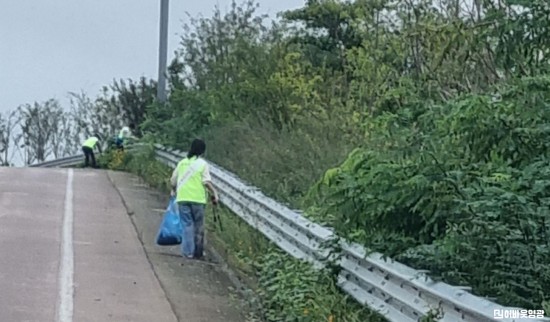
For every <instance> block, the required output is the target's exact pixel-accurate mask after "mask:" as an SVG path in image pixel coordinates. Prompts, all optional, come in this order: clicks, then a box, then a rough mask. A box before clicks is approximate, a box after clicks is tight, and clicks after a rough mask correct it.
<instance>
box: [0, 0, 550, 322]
mask: <svg viewBox="0 0 550 322" xmlns="http://www.w3.org/2000/svg"><path fill="white" fill-rule="evenodd" d="M256 7H257V6H256V4H255V3H254V2H246V3H243V4H242V5H240V6H239V5H237V4H235V3H234V4H233V6H232V7H231V9H230V11H229V12H228V13H226V14H222V13H221V12H220V11H219V10H216V11H215V12H214V15H213V16H212V17H211V18H197V19H192V20H191V23H190V24H189V25H187V26H185V29H184V34H183V36H182V38H181V45H180V50H179V52H178V54H177V57H176V58H175V59H174V60H173V62H172V63H171V65H170V68H169V84H170V96H169V99H168V102H167V104H165V105H161V104H158V103H155V102H154V97H153V95H154V92H155V91H154V89H155V86H156V84H155V83H154V82H151V81H146V80H144V79H142V80H140V81H139V82H129V83H128V85H126V83H122V82H121V83H115V84H114V85H113V86H111V87H110V88H109V89H105V91H104V92H103V93H102V96H101V97H99V98H97V99H96V100H89V99H87V98H86V97H85V96H84V95H74V96H73V97H74V101H73V103H74V108H73V110H74V111H80V113H73V114H71V115H86V117H84V119H76V120H75V121H74V122H75V124H77V125H78V126H80V128H82V129H86V131H87V132H86V133H89V132H90V131H92V130H93V131H100V132H101V133H102V134H103V133H105V134H106V135H107V136H109V135H113V133H116V129H117V128H118V127H119V126H120V125H121V124H129V123H132V122H133V123H135V124H137V125H139V130H138V134H139V135H140V136H141V137H142V140H143V141H144V142H156V143H161V144H165V145H168V146H171V147H175V148H179V149H181V150H186V149H187V148H188V145H189V143H190V142H191V140H192V139H193V138H194V137H202V138H204V139H205V140H206V142H207V146H208V147H207V158H208V159H210V160H212V161H214V162H215V163H217V164H219V165H221V166H223V167H224V168H227V169H229V170H231V171H233V172H235V173H236V174H238V175H239V176H240V177H242V178H243V179H245V180H247V181H249V182H251V183H253V184H254V185H256V186H258V187H260V188H261V189H262V190H263V191H264V192H265V193H267V194H268V195H270V196H272V197H274V198H276V199H278V200H282V201H284V202H287V203H288V204H290V205H291V206H292V207H295V208H302V209H305V210H309V211H308V212H307V215H308V216H309V217H310V218H312V219H313V220H316V221H319V222H324V223H327V224H330V225H331V226H334V227H335V229H336V230H337V232H338V233H339V234H340V235H341V236H342V237H345V238H348V239H351V240H354V241H357V242H360V243H362V244H364V245H365V246H367V247H368V248H370V249H372V250H376V251H380V252H382V253H384V254H387V255H389V256H392V257H394V258H396V259H398V260H400V261H403V262H404V263H406V264H409V265H411V266H413V267H415V268H424V269H429V270H430V271H431V275H432V276H434V277H438V278H441V279H442V280H444V281H446V282H449V283H452V284H458V285H468V286H471V287H472V288H473V292H474V293H476V294H479V295H484V296H490V297H494V298H496V299H497V301H498V302H499V303H501V304H504V305H510V306H522V307H524V308H529V309H541V307H542V308H544V309H545V310H546V311H547V312H548V311H550V305H549V301H550V268H549V267H550V250H549V247H550V245H549V243H550V242H549V240H550V224H549V218H548V216H549V213H550V211H549V210H550V209H549V207H550V202H549V200H550V199H549V196H550V189H549V187H550V177H549V173H550V163H549V160H550V156H549V154H548V150H549V149H548V148H549V146H548V143H547V142H548V134H549V129H550V122H549V121H550V114H549V113H550V112H549V111H550V110H549V107H548V103H547V102H548V101H549V99H550V97H549V95H550V94H549V93H550V70H549V68H550V64H549V63H548V53H549V52H550V37H549V36H550V18H549V17H550V7H549V6H548V5H547V1H543V0H532V1H520V0H504V1H496V0H476V1H473V3H472V4H471V5H469V6H466V5H464V4H463V2H462V1H459V0H441V1H440V0H437V1H435V0H416V1H387V0H377V1H365V0H356V1H349V2H339V1H335V0H311V1H307V2H306V4H305V5H304V7H303V8H300V9H297V10H293V11H289V12H283V13H281V16H280V19H278V20H277V21H275V22H273V23H271V24H269V23H267V21H266V17H265V16H262V15H260V14H258V13H257V12H256ZM43 105H48V106H47V107H44V108H49V109H50V110H51V111H53V112H56V111H57V110H58V109H57V107H56V106H55V104H53V103H48V104H43ZM40 106H41V105H35V106H30V105H29V106H27V107H26V110H27V111H29V112H27V113H26V114H22V115H23V116H21V118H22V119H24V120H26V121H24V122H23V121H21V122H23V124H27V125H26V127H25V128H23V132H25V129H26V128H32V127H36V128H44V126H43V125H42V123H40V122H46V121H47V122H46V123H47V124H50V123H51V122H50V121H49V120H50V119H49V118H48V117H37V116H36V115H41V114H39V113H38V114H37V111H38V110H40V108H39V107H40ZM53 112H49V113H45V116H48V115H52V116H56V115H61V116H62V115H63V114H62V113H61V114H59V113H57V112H56V113H53ZM85 113H88V114H85ZM56 118H57V119H61V117H57V116H56ZM73 119H74V118H73ZM14 122H15V121H13V122H12V121H11V119H10V118H9V117H5V118H3V119H2V118H0V129H2V126H4V127H3V128H5V129H13V124H15V123H16V122H15V123H14ZM25 122H26V123H25ZM2 124H4V125H2ZM67 124H70V122H68V123H67ZM67 131H68V130H67ZM54 132H55V131H54ZM58 132H59V133H65V132H63V131H61V130H59V131H57V132H55V133H58ZM69 132H70V133H69ZM69 132H68V133H69V134H67V135H68V137H71V138H74V137H75V136H74V133H72V132H71V131H69ZM5 133H8V134H7V135H4V134H5ZM9 133H11V132H8V130H5V131H0V147H2V146H6V142H8V141H9V135H10V134H9ZM40 133H42V132H40ZM48 133H49V132H48ZM23 137H26V138H28V140H30V141H29V142H28V144H27V146H28V147H29V149H30V150H32V151H34V152H33V153H31V154H30V155H32V156H33V157H30V158H28V159H32V160H35V159H41V158H43V157H44V156H45V155H47V154H48V153H50V152H49V151H51V150H52V149H53V148H46V149H43V148H41V147H42V146H44V145H47V146H49V147H50V146H51V147H59V144H57V145H56V144H55V142H58V141H59V139H58V138H57V139H55V140H57V141H55V140H54V139H53V138H56V136H51V135H46V134H43V135H42V134H41V135H36V136H29V135H27V136H25V135H23ZM61 137H63V136H61ZM19 139H21V138H19ZM21 140H22V139H21ZM52 140H53V141H52ZM70 142H72V141H70ZM8 143H9V142H8ZM61 148H62V147H59V149H58V150H56V151H61V150H63V149H61ZM56 149H57V148H56ZM0 153H2V154H1V158H2V159H1V161H2V163H4V164H9V160H8V159H9V155H8V153H7V151H6V150H5V149H4V150H2V149H0ZM147 153H148V154H147ZM147 153H145V154H143V155H141V156H139V155H132V156H131V157H126V158H127V159H124V161H120V160H118V161H117V160H114V159H113V158H110V159H109V160H108V161H107V163H103V164H104V165H107V164H108V163H111V164H110V165H109V166H110V167H113V168H117V167H118V168H120V169H130V170H132V171H133V172H135V173H137V174H139V175H141V176H143V177H145V178H146V179H147V181H148V182H151V183H155V185H157V186H159V187H163V186H164V187H165V185H166V182H165V181H164V180H166V179H167V177H168V176H169V171H168V169H167V168H166V167H163V166H162V165H159V164H158V163H156V162H151V160H152V157H151V153H152V152H151V151H148V152H147ZM6 160H7V161H6ZM161 178H163V179H161ZM224 220H227V225H229V226H231V227H232V230H229V229H228V230H226V231H224V232H223V233H221V232H219V234H217V235H216V238H217V240H218V243H219V245H220V246H223V247H224V248H226V249H227V250H228V251H227V253H228V254H229V256H233V261H234V264H235V266H237V267H240V269H241V270H242V271H243V272H246V273H248V274H251V275H254V274H256V273H257V272H260V273H259V274H260V275H259V276H261V277H262V278H260V279H257V280H256V281H255V282H253V283H257V285H258V288H259V289H260V290H262V292H261V294H262V296H263V297H262V298H263V305H265V307H266V309H265V311H264V318H266V319H268V320H269V321H282V320H284V318H286V317H289V318H288V319H289V320H292V321H309V320H308V319H312V320H315V319H317V321H319V320H323V321H324V320H329V319H330V316H331V314H332V316H333V318H334V319H335V321H354V320H353V319H354V318H353V317H354V316H356V315H355V314H356V313H357V312H359V311H357V310H356V309H355V308H354V306H353V305H352V304H350V305H349V306H348V305H346V308H349V309H348V311H346V312H348V313H346V314H349V315H346V316H345V317H344V316H343V315H340V313H338V312H340V311H338V310H340V309H334V310H335V311H334V310H332V309H329V311H323V310H322V309H321V308H323V309H328V308H334V307H336V306H337V305H335V303H342V302H341V301H342V300H341V299H342V298H343V297H341V296H342V295H341V294H338V292H336V291H335V288H333V286H334V284H333V282H329V280H331V278H332V277H333V276H331V273H329V272H327V273H326V274H327V275H326V278H325V275H323V274H325V272H323V273H321V274H320V275H316V274H313V273H311V274H313V275H310V273H309V272H310V271H309V268H307V267H305V266H303V265H302V264H299V263H296V262H294V261H292V260H290V259H288V258H282V257H278V256H281V255H277V254H275V253H273V252H272V251H267V250H266V249H268V248H262V247H268V246H267V245H268V244H265V245H264V244H263V243H262V244H261V245H254V243H253V242H252V241H255V240H258V237H257V236H256V235H254V232H253V231H252V230H249V231H248V232H247V229H248V228H242V227H246V225H244V224H243V223H239V220H238V219H237V218H234V217H232V216H231V215H229V214H224ZM210 225H211V226H212V225H214V223H210ZM243 225H244V226H243ZM240 242H242V243H243V244H239V243H240ZM248 243H250V245H249V244H248ZM248 246H258V247H260V249H261V250H260V249H258V250H254V251H250V252H247V249H248V248H247V247H248ZM260 255H262V256H260ZM262 265H263V266H262ZM266 267H267V268H266ZM285 267H287V270H286V271H284V270H281V271H277V269H278V268H280V269H283V268H285ZM288 267H292V269H288ZM283 271H284V272H286V273H285V274H282V272H283ZM252 272H255V273H254V274H252ZM298 276H299V279H300V280H302V279H303V281H301V282H300V283H298V282H296V281H297V279H298ZM308 276H311V280H310V279H308V278H307V277H308ZM275 281H276V283H275ZM313 281H320V282H318V283H317V282H313ZM302 282H303V284H301V283H302ZM267 285H269V289H268V287H267ZM263 286H266V288H264V289H262V287H263ZM298 291H304V292H306V293H307V294H317V295H316V296H315V297H314V300H311V301H313V302H308V303H310V304H308V305H306V304H304V303H305V302H304V301H307V299H308V296H309V295H304V296H303V298H301V299H302V300H299V301H297V302H294V300H291V299H294V297H293V296H300V295H299V294H301V293H300V292H298ZM308 292H310V293H308ZM317 292H318V293H317ZM290 294H292V295H290ZM281 303H286V305H285V306H284V308H281V307H279V306H278V305H280V304H281ZM316 307H318V308H317V309H316ZM306 308H307V310H308V311H307V312H313V311H316V313H312V314H318V315H300V314H299V313H300V312H302V313H303V312H304V311H303V310H304V309H306ZM344 311H345V310H344V309H342V312H344ZM276 313H278V314H281V315H273V314H276ZM342 314H343V313H342ZM298 316H300V317H298ZM363 318H364V317H363ZM359 320H361V319H359ZM363 320H364V319H363ZM287 321H288V320H287Z"/></svg>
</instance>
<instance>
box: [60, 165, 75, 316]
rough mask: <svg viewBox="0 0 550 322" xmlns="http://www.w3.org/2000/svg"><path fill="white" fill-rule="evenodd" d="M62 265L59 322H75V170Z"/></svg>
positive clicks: (70, 185)
mask: <svg viewBox="0 0 550 322" xmlns="http://www.w3.org/2000/svg"><path fill="white" fill-rule="evenodd" d="M60 261H61V265H60V269H59V299H58V308H57V319H56V320H57V321H58V322H72V321H73V293H74V289H73V275H74V253H73V169H69V172H68V176H67V190H66V192H65V214H64V215H63V237H62V240H61V259H60Z"/></svg>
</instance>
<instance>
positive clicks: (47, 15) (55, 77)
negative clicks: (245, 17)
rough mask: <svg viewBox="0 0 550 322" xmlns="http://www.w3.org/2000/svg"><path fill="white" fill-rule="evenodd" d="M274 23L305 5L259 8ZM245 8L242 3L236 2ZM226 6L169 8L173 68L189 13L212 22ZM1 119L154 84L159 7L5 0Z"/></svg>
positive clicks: (205, 1)
mask: <svg viewBox="0 0 550 322" xmlns="http://www.w3.org/2000/svg"><path fill="white" fill-rule="evenodd" d="M258 2H259V3H260V12H262V13H268V14H269V15H270V17H275V14H276V13H277V12H279V11H282V10H288V9H294V8H299V7H301V6H302V5H303V4H304V0H258ZM237 3H241V1H237ZM216 4H218V5H219V6H220V8H221V10H222V12H225V11H226V9H228V8H229V5H230V4H231V2H230V1H228V0H219V1H216V0H202V1H198V0H194V1H183V0H171V1H170V20H169V27H168V36H169V39H168V61H170V60H171V59H172V58H173V57H174V56H173V52H174V50H176V48H177V47H178V43H179V36H178V34H180V33H181V30H182V28H181V26H182V24H183V22H188V18H187V15H186V14H185V13H186V12H189V13H190V14H191V15H193V16H196V15H198V14H202V15H203V16H211V14H212V11H213V10H214V7H215V6H216ZM0 5H1V9H0V89H1V90H0V112H3V111H6V110H12V109H15V108H16V107H17V106H19V105H21V104H25V103H33V102H34V101H45V100H47V99H50V98H57V99H59V100H60V101H61V102H62V103H63V104H64V105H66V104H67V101H66V96H67V92H70V91H73V92H78V91H80V90H83V91H84V92H86V93H87V94H88V95H89V96H92V97H95V96H96V95H97V94H98V93H99V90H100V89H101V87H102V86H103V85H109V84H110V83H112V80H113V79H120V78H123V79H127V78H131V79H137V78H139V77H141V76H146V77H150V78H154V79H156V78H157V73H158V71H157V68H158V46H159V39H158V34H159V21H158V20H159V12H160V0H141V1H139V0H72V1H70V0H0Z"/></svg>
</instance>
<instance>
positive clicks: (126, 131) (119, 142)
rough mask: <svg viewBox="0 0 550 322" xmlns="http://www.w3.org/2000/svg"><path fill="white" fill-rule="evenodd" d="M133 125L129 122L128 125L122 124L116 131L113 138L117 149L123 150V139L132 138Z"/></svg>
mask: <svg viewBox="0 0 550 322" xmlns="http://www.w3.org/2000/svg"><path fill="white" fill-rule="evenodd" d="M134 128H135V127H134V125H133V124H130V126H129V127H128V126H124V127H123V128H122V129H121V130H120V132H118V135H117V137H116V139H115V145H116V147H117V149H119V150H124V143H125V140H126V139H128V138H133V135H132V131H133V130H134Z"/></svg>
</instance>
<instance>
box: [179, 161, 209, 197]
mask: <svg viewBox="0 0 550 322" xmlns="http://www.w3.org/2000/svg"><path fill="white" fill-rule="evenodd" d="M195 162H198V163H197V164H195ZM194 164H195V165H194ZM190 166H193V167H194V168H195V171H194V172H193V173H192V174H191V176H190V177H189V178H188V179H187V181H186V182H184V183H183V184H182V185H181V186H178V187H176V189H177V192H176V201H177V202H194V203H200V204H206V199H207V198H206V189H205V188H204V185H203V183H202V173H203V172H204V168H205V167H206V162H205V161H203V160H202V159H198V158H197V157H193V158H191V159H188V158H185V159H183V160H181V161H180V162H179V163H178V166H177V172H178V180H177V182H178V185H179V182H180V180H181V178H182V177H183V176H184V174H185V173H186V172H187V170H188V169H189V167H190Z"/></svg>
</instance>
